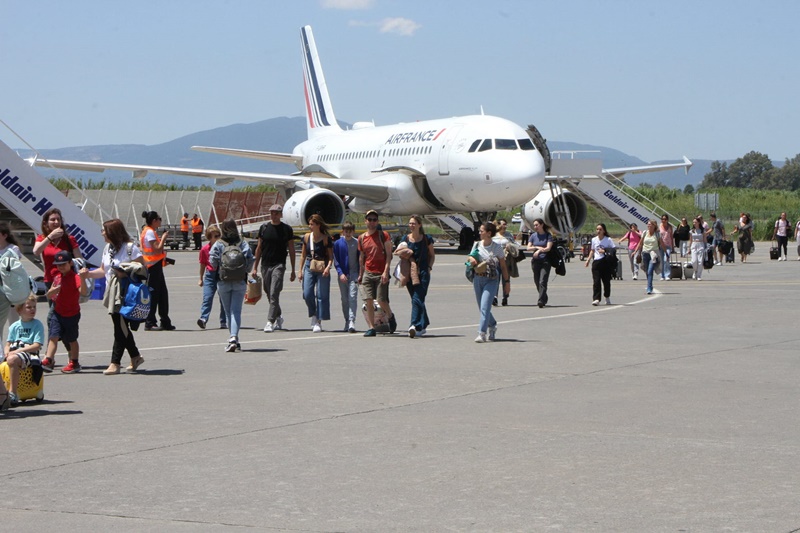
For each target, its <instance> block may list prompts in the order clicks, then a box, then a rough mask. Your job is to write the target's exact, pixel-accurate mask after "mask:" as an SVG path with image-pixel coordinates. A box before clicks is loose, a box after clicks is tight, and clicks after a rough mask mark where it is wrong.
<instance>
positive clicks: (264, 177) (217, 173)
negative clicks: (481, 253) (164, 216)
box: [28, 158, 389, 202]
mask: <svg viewBox="0 0 800 533" xmlns="http://www.w3.org/2000/svg"><path fill="white" fill-rule="evenodd" d="M28 162H29V163H31V165H35V166H38V167H51V168H61V169H65V170H82V171H89V172H103V171H105V170H124V171H129V172H131V173H133V177H134V178H137V179H139V178H144V177H145V176H147V174H149V173H153V174H172V175H177V176H193V177H199V178H210V179H213V180H216V184H217V185H226V184H228V183H231V182H232V181H234V180H244V181H253V182H258V183H266V184H268V185H272V186H275V187H283V188H290V189H291V188H299V189H311V188H313V187H321V188H323V189H329V190H331V191H333V192H334V193H336V194H338V195H341V196H348V195H349V196H357V197H359V198H364V199H366V200H370V201H373V202H383V201H385V200H386V199H387V198H388V197H389V189H388V187H387V186H386V183H385V182H384V181H383V180H381V179H380V177H379V176H378V177H375V178H374V179H371V180H368V181H360V180H344V179H340V178H337V177H336V176H333V175H331V174H322V173H321V172H320V173H312V174H308V175H300V174H298V175H286V174H268V173H265V172H239V171H232V170H211V169H201V168H182V167H160V166H150V165H131V164H120V163H97V162H89V161H66V160H58V159H39V158H32V159H29V160H28Z"/></svg>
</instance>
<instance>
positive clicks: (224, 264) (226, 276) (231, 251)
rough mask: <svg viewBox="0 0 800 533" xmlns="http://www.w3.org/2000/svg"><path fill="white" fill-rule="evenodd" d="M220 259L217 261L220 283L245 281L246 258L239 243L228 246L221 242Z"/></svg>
mask: <svg viewBox="0 0 800 533" xmlns="http://www.w3.org/2000/svg"><path fill="white" fill-rule="evenodd" d="M222 243H223V244H224V245H225V248H223V249H222V257H220V260H219V279H221V280H222V281H244V280H246V279H247V258H246V257H245V256H244V252H242V249H241V248H240V247H239V243H236V244H228V243H227V242H225V241H222Z"/></svg>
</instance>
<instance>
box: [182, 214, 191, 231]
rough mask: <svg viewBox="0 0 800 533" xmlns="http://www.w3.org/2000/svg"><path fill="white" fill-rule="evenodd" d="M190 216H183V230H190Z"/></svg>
mask: <svg viewBox="0 0 800 533" xmlns="http://www.w3.org/2000/svg"><path fill="white" fill-rule="evenodd" d="M189 220H191V219H190V218H189V217H183V218H181V231H189Z"/></svg>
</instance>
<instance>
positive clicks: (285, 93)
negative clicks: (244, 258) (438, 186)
mask: <svg viewBox="0 0 800 533" xmlns="http://www.w3.org/2000/svg"><path fill="white" fill-rule="evenodd" d="M799 15H800V3H798V2H794V1H789V0H787V1H781V0H774V1H772V0H766V1H764V2H759V3H756V2H752V1H750V2H743V1H738V0H729V1H716V0H709V1H702V2H697V1H683V0H674V1H670V2H663V1H650V0H640V1H623V0H607V1H589V0H586V1H579V0H575V1H569V0H563V1H555V0H553V1H537V0H495V1H493V2H486V1H480V2H478V1H473V0H462V1H455V0H442V1H431V0H421V1H418V0H402V1H401V0H287V1H282V0H265V1H261V0H226V1H222V0H217V1H212V0H169V1H155V0H139V1H137V2H121V1H103V0H71V1H69V2H64V1H61V0H3V2H2V3H0V18H1V19H2V20H3V44H2V54H0V71H1V72H2V73H3V78H4V79H3V88H2V90H0V97H1V98H2V106H0V119H2V120H3V121H4V122H6V123H7V124H8V125H9V126H11V127H12V128H13V129H14V130H16V131H17V133H19V134H20V135H21V136H22V137H24V139H25V140H26V141H27V142H29V143H31V144H32V145H33V146H34V147H36V148H59V147H66V146H80V145H94V144H157V143H161V142H165V141H169V140H172V139H174V138H176V137H180V136H182V135H185V134H188V133H193V132H195V131H199V130H205V129H211V128H215V127H220V126H226V125H229V124H234V123H249V122H256V121H259V120H263V119H267V118H272V117H277V116H301V115H302V114H303V113H304V111H303V97H302V68H301V58H300V32H299V29H300V27H301V26H303V25H305V24H310V25H311V26H312V27H313V30H314V37H315V39H316V42H317V47H318V49H319V53H320V57H321V60H322V64H323V67H324V70H325V76H326V78H327V83H328V88H329V91H330V94H331V99H332V101H333V107H334V110H335V112H336V115H337V118H339V119H340V120H344V121H347V122H355V121H359V120H374V121H375V122H376V124H378V125H385V124H391V123H395V122H412V121H415V120H425V119H431V118H441V117H448V116H458V115H468V114H475V113H479V112H480V110H481V107H483V109H484V111H485V113H487V114H491V115H497V116H501V117H504V118H508V119H510V120H513V121H514V122H517V123H519V124H521V125H525V124H528V123H533V124H535V125H536V126H537V127H538V128H539V129H540V130H541V132H542V133H543V135H544V136H545V137H547V138H548V139H551V140H559V141H574V142H580V143H589V144H597V145H602V146H608V147H612V148H615V149H618V150H622V151H623V152H626V153H628V154H631V155H634V156H637V157H640V158H642V159H644V160H646V161H654V160H662V159H678V158H680V156H682V155H684V154H685V155H687V156H689V157H690V158H691V157H694V158H702V159H733V158H736V157H739V156H741V155H744V154H745V153H747V152H749V151H750V150H757V151H759V152H762V153H766V154H768V155H769V156H770V157H771V158H772V159H777V160H781V159H784V158H786V157H793V156H794V155H796V154H798V153H800V134H798V130H799V129H800V128H798V124H800V105H798V94H800V69H798V68H797V52H798V50H800V36H798V35H799V33H800V32H798V31H797V28H796V26H797V22H796V21H797V20H798V19H799V17H798V16H799ZM0 138H2V139H3V140H4V141H5V142H6V143H7V144H9V145H11V146H13V147H18V146H21V142H20V141H18V140H17V139H16V138H14V137H13V136H12V135H11V134H10V133H9V132H8V131H7V130H6V129H5V128H4V127H2V126H0ZM263 148H264V149H266V150H268V149H269V148H270V147H269V146H264V147H263Z"/></svg>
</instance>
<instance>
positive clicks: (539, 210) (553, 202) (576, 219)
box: [522, 189, 586, 234]
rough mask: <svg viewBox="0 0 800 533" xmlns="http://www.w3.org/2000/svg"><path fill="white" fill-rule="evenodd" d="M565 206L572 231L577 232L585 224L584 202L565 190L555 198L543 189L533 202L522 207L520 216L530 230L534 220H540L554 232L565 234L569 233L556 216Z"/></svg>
mask: <svg viewBox="0 0 800 533" xmlns="http://www.w3.org/2000/svg"><path fill="white" fill-rule="evenodd" d="M565 204H566V208H567V209H568V211H569V219H570V221H571V222H572V231H575V232H577V231H578V230H579V229H580V228H581V226H583V224H584V223H585V222H586V202H585V201H584V200H583V198H581V197H580V196H578V195H577V194H575V193H572V192H570V191H568V190H566V189H561V193H560V194H557V195H556V196H555V197H553V195H552V194H551V192H550V190H549V189H544V190H543V191H542V192H540V193H539V194H537V195H536V197H534V199H533V200H530V201H529V202H527V203H526V204H525V205H523V206H522V216H523V217H524V218H525V220H526V221H527V223H528V226H529V227H530V228H533V220H534V219H536V218H541V219H542V220H544V221H545V224H547V225H548V226H550V227H551V228H553V230H554V231H556V232H558V233H562V234H566V233H568V232H569V228H566V227H563V224H559V222H558V216H557V213H558V211H562V210H563V209H564V205H565Z"/></svg>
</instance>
